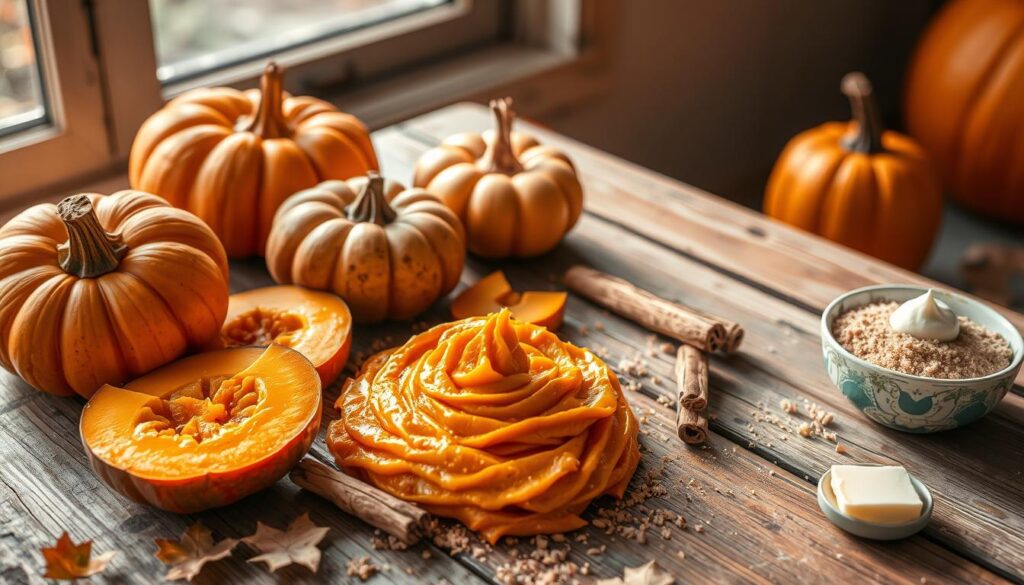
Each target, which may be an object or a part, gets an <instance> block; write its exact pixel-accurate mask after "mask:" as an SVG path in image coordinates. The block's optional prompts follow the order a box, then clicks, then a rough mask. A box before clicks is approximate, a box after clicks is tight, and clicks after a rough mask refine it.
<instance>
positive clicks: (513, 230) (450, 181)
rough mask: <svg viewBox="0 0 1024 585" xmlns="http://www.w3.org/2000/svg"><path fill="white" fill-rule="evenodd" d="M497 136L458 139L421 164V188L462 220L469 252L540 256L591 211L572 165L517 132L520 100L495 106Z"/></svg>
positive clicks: (460, 136)
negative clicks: (586, 208) (585, 210)
mask: <svg viewBox="0 0 1024 585" xmlns="http://www.w3.org/2000/svg"><path fill="white" fill-rule="evenodd" d="M491 111H492V112H493V113H494V118H495V126H496V128H495V130H494V131H491V132H485V133H484V134H483V135H480V134H476V133H463V134H456V135H454V136H451V137H449V138H447V139H445V141H444V142H442V143H441V145H440V146H438V147H436V148H432V149H430V150H428V151H427V152H426V153H424V154H423V156H422V157H420V159H419V161H418V162H417V163H416V172H415V176H414V178H413V184H414V185H415V186H417V187H425V188H426V189H427V190H428V191H430V192H431V193H433V194H434V195H437V196H438V197H439V198H440V199H441V200H442V201H444V203H445V205H447V206H448V207H449V208H450V209H451V210H452V211H454V212H455V213H456V214H458V216H459V218H460V219H462V222H463V224H464V225H465V226H466V238H467V241H468V244H469V250H470V251H471V252H473V253H474V254H476V255H478V256H482V257H484V258H506V257H509V256H515V257H520V258H525V257H530V256H537V255H539V254H543V253H544V252H547V251H548V250H550V249H552V248H554V247H555V246H556V245H557V244H558V242H560V241H561V240H562V237H564V236H565V234H566V233H567V232H568V231H569V230H570V229H572V227H573V226H574V225H576V221H577V220H578V219H579V217H580V213H582V211H583V189H582V187H581V186H580V181H579V178H578V177H577V176H576V170H575V169H574V167H573V165H572V163H571V162H570V161H569V159H568V157H566V156H565V154H563V153H562V152H560V151H558V150H557V149H555V148H553V147H550V146H543V145H541V144H540V143H539V142H537V140H536V139H535V138H534V137H532V136H530V135H528V134H521V133H517V132H512V131H511V130H512V122H513V120H514V118H515V114H514V112H513V110H512V99H511V98H505V99H501V100H494V101H492V102H491Z"/></svg>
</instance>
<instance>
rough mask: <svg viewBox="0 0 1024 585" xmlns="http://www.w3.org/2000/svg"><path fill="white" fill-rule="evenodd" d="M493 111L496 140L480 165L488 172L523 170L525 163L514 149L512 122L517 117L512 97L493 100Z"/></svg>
mask: <svg viewBox="0 0 1024 585" xmlns="http://www.w3.org/2000/svg"><path fill="white" fill-rule="evenodd" d="M491 113H493V114H494V141H493V142H492V143H491V144H489V145H488V146H487V151H486V152H484V155H483V156H482V157H481V158H480V167H481V168H482V169H484V171H486V172H488V173H502V174H505V175H514V174H516V173H518V172H521V171H522V170H523V165H522V163H520V162H519V158H518V157H516V153H515V152H514V151H513V150H512V122H513V121H515V117H516V114H515V110H513V109H512V98H510V97H507V98H502V99H498V100H491Z"/></svg>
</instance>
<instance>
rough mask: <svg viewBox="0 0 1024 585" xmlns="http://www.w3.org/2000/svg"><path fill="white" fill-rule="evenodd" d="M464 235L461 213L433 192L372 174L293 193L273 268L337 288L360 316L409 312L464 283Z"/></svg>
mask: <svg viewBox="0 0 1024 585" xmlns="http://www.w3.org/2000/svg"><path fill="white" fill-rule="evenodd" d="M465 241H466V240H465V234H464V233H463V231H462V224H461V223H460V222H459V218H457V217H455V214H454V213H452V212H451V211H449V210H448V208H447V207H445V206H444V205H443V204H441V202H440V201H438V200H437V199H436V198H435V197H434V196H433V195H431V194H429V193H427V192H426V191H424V190H423V189H409V190H408V191H406V190H404V188H403V187H402V185H400V184H398V183H395V182H392V181H387V182H385V181H384V179H383V178H381V177H380V175H378V174H376V173H371V174H370V176H369V177H359V178H355V179H351V180H349V181H347V182H343V181H326V182H324V183H321V184H320V185H317V186H316V187H314V188H312V189H307V190H305V191H302V192H300V193H296V194H295V196H293V197H291V198H290V199H288V201H286V202H285V203H284V205H282V206H281V209H280V211H279V212H278V217H277V219H276V220H274V229H273V230H271V233H270V239H269V241H268V242H267V269H268V270H270V275H271V276H273V277H274V280H276V281H277V282H279V283H281V284H298V285H301V286H305V287H309V288H313V289H318V290H330V291H334V292H335V293H336V294H338V296H340V297H341V298H343V299H345V302H346V303H348V306H349V308H350V309H351V310H352V316H353V318H354V319H355V320H356V321H358V322H364V323H365V322H374V321H380V320H382V319H409V318H411V317H414V316H416V315H418V314H420V313H422V312H423V311H424V310H426V308H427V307H429V306H430V305H431V304H432V303H433V302H434V301H436V300H437V299H439V298H441V297H442V296H444V295H446V294H448V293H449V292H450V291H451V290H452V289H453V288H455V285H456V284H458V282H459V276H460V275H461V274H462V264H463V262H464V261H465V257H466V244H465Z"/></svg>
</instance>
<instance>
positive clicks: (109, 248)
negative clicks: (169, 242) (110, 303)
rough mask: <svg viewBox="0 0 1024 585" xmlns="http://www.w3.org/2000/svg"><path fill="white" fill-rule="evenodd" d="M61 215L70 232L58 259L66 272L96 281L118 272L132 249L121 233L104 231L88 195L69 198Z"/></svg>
mask: <svg viewBox="0 0 1024 585" xmlns="http://www.w3.org/2000/svg"><path fill="white" fill-rule="evenodd" d="M57 215H59V216H60V218H61V220H63V221H64V227H66V228H67V230H68V240H67V241H66V242H64V243H63V244H60V245H59V246H57V260H58V261H59V263H60V267H61V268H63V269H64V272H67V273H68V274H74V275H75V276H78V277H79V278H94V277H96V276H100V275H101V274H106V273H108V272H111V271H113V270H116V269H117V266H118V264H120V263H121V259H122V258H124V255H125V254H126V253H127V252H128V246H126V245H125V243H124V238H122V237H121V234H111V233H107V231H106V230H104V229H103V226H101V225H100V220H99V218H97V217H96V212H95V211H94V210H93V208H92V201H90V200H89V197H88V196H87V195H81V194H79V195H72V196H70V197H65V198H64V199H63V200H62V201H61V202H60V203H58V204H57Z"/></svg>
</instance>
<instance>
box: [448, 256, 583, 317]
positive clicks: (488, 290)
mask: <svg viewBox="0 0 1024 585" xmlns="http://www.w3.org/2000/svg"><path fill="white" fill-rule="evenodd" d="M565 298H566V294H565V293H564V292H559V291H527V292H516V291H514V290H512V285H510V284H509V283H508V279H506V278H505V273H504V272H502V271H500V270H497V271H495V272H492V273H490V274H488V275H487V276H485V277H483V278H481V279H480V280H478V281H477V282H476V284H474V285H473V286H471V287H469V288H467V289H466V290H464V291H462V292H461V293H459V296H457V297H455V300H454V301H452V306H451V311H452V317H454V318H455V319H465V318H467V317H483V316H485V315H489V314H491V313H497V312H498V311H500V310H501V308H502V307H507V308H508V309H509V310H510V311H511V312H512V316H513V317H514V318H515V319H517V320H519V321H523V322H525V323H533V324H534V325H540V326H541V327H547V328H548V329H550V330H552V331H554V330H555V329H558V328H559V327H561V326H562V317H563V315H564V314H565Z"/></svg>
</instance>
